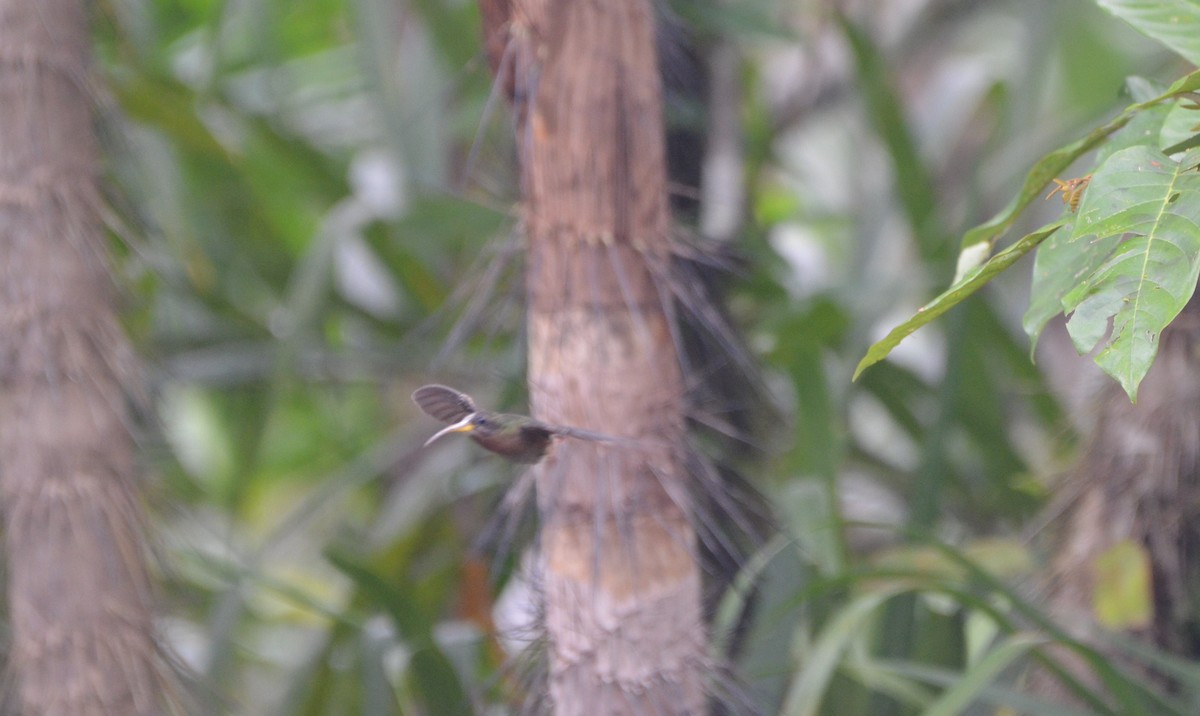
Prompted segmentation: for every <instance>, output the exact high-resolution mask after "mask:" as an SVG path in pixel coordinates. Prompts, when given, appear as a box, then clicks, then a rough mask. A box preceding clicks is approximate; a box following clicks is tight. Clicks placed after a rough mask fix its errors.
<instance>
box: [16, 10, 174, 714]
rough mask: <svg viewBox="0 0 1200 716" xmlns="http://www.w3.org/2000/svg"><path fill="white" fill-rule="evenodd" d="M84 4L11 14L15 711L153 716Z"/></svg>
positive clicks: (155, 705)
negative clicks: (98, 181) (101, 211)
mask: <svg viewBox="0 0 1200 716" xmlns="http://www.w3.org/2000/svg"><path fill="white" fill-rule="evenodd" d="M89 48H90V36H89V32H88V24H87V12H86V11H85V7H84V4H83V3H82V2H78V0H0V336H2V338H0V498H2V500H3V503H2V507H0V509H2V510H3V519H4V537H5V547H6V552H7V587H8V603H9V616H10V620H11V628H12V635H11V639H12V641H11V652H10V668H11V672H12V674H13V676H14V677H15V685H16V698H17V701H18V703H19V706H20V710H21V713H23V714H25V715H26V716H35V715H38V714H85V715H88V714H130V715H133V716H139V715H141V714H152V713H157V712H158V711H159V702H158V696H157V694H158V689H157V679H156V669H155V664H156V663H157V662H156V651H155V645H154V640H153V637H152V631H151V630H152V622H151V612H150V599H149V597H148V591H149V590H148V580H147V575H146V568H145V561H144V551H143V544H142V536H141V531H140V527H141V519H140V505H139V504H138V502H137V499H136V493H135V485H134V481H133V476H134V459H133V449H132V442H131V438H130V435H129V432H128V429H127V418H128V416H127V415H126V411H125V404H126V395H125V392H124V385H126V384H127V382H126V381H127V375H126V372H127V371H128V370H129V369H130V368H131V366H132V359H131V358H132V354H131V351H130V350H129V346H128V344H127V341H126V340H125V338H124V336H123V335H122V332H121V330H120V326H119V324H118V322H117V317H116V313H115V310H114V300H113V295H112V290H111V286H110V284H109V278H108V275H107V272H106V268H105V257H104V248H105V232H104V229H103V226H102V225H101V222H100V219H99V213H98V209H99V205H100V200H99V194H98V192H97V188H96V174H97V172H98V169H99V163H98V160H97V151H96V145H95V139H94V135H93V131H92V117H91V114H90V111H89V98H88V95H87V91H86V87H87V82H88V73H87V65H88V63H87V57H88V54H89Z"/></svg>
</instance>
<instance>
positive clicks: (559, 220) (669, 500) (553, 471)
mask: <svg viewBox="0 0 1200 716" xmlns="http://www.w3.org/2000/svg"><path fill="white" fill-rule="evenodd" d="M482 5H483V14H484V18H485V30H486V33H487V35H486V39H487V45H488V49H489V54H490V56H491V58H492V60H493V63H494V67H496V69H497V74H498V81H499V82H500V83H501V84H502V86H504V87H505V88H506V89H507V90H508V92H509V94H510V96H511V97H513V98H514V102H515V105H516V111H517V120H518V122H517V139H518V142H519V144H520V152H521V160H522V165H523V166H522V179H523V183H524V194H525V200H526V206H525V222H526V228H527V231H528V241H529V252H528V259H527V260H528V264H527V273H526V278H527V282H528V301H529V305H528V328H529V384H530V393H531V404H532V407H533V411H534V414H535V415H536V416H537V417H538V418H541V419H543V420H546V421H548V422H552V423H562V424H569V425H576V426H580V427H585V428H588V429H591V430H596V431H600V432H604V433H608V434H611V435H618V436H627V437H630V438H632V439H635V440H637V441H639V442H638V444H637V445H636V446H613V445H611V444H596V443H586V442H582V441H572V440H565V441H562V442H560V443H558V444H557V445H556V446H555V448H554V450H553V451H552V453H551V454H550V455H549V456H548V457H547V458H546V459H545V460H544V461H543V462H542V463H541V464H540V465H538V467H537V468H536V469H537V470H538V471H539V472H538V474H537V485H538V505H539V511H540V514H541V530H542V531H541V547H542V552H543V579H544V586H545V615H546V617H545V618H546V628H547V632H548V636H549V642H550V647H549V648H550V695H551V698H552V700H553V703H554V710H555V713H557V714H587V715H589V716H592V715H601V714H699V713H702V712H703V711H704V700H705V699H704V684H703V670H704V654H705V649H706V646H705V645H706V637H705V633H704V624H703V619H702V615H701V607H700V596H701V595H700V574H699V570H698V567H697V561H696V539H695V533H694V531H693V528H692V526H691V524H690V521H689V520H690V517H691V515H690V513H691V508H690V506H689V504H688V501H687V497H686V494H687V485H686V480H687V479H688V478H687V475H686V474H685V470H684V468H683V452H682V440H683V429H684V427H683V426H684V420H683V387H682V380H681V376H680V368H679V363H678V359H677V357H676V351H675V341H674V340H673V336H674V333H673V328H672V325H671V323H670V315H669V313H670V308H669V304H668V301H669V299H668V298H665V296H668V295H669V294H670V291H669V290H668V287H667V285H666V281H667V271H668V265H669V259H670V251H671V246H670V216H669V212H668V208H667V197H666V186H665V166H664V148H663V126H662V107H661V88H660V80H659V74H658V69H657V67H656V60H655V48H654V26H653V16H652V11H651V7H650V5H649V3H648V2H646V1H645V0H603V1H588V0H512V1H511V2H508V1H507V0H483V2H482Z"/></svg>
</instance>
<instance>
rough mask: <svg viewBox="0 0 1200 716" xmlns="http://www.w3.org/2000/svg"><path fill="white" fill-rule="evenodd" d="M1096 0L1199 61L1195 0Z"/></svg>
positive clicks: (1199, 29)
mask: <svg viewBox="0 0 1200 716" xmlns="http://www.w3.org/2000/svg"><path fill="white" fill-rule="evenodd" d="M1097 4H1098V5H1099V6H1100V7H1102V8H1104V9H1105V10H1108V11H1109V12H1111V13H1112V14H1113V15H1116V16H1117V17H1119V18H1121V19H1122V20H1124V21H1125V22H1128V23H1129V24H1130V25H1133V26H1134V27H1135V28H1137V30H1138V31H1139V32H1142V33H1143V34H1145V35H1148V36H1150V37H1152V38H1154V39H1155V40H1158V41H1159V42H1161V43H1163V44H1164V45H1166V46H1167V47H1169V48H1171V49H1172V50H1174V51H1176V52H1178V53H1179V54H1181V55H1183V56H1184V57H1185V58H1187V60H1188V61H1189V62H1191V63H1192V64H1194V65H1200V4H1197V3H1196V2H1195V0H1097Z"/></svg>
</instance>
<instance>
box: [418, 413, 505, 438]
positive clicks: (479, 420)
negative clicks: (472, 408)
mask: <svg viewBox="0 0 1200 716" xmlns="http://www.w3.org/2000/svg"><path fill="white" fill-rule="evenodd" d="M499 428H500V424H499V423H498V422H497V421H496V420H495V419H494V418H492V417H491V416H489V415H487V414H486V413H482V412H474V413H470V414H468V415H466V416H465V417H464V418H463V419H462V420H459V421H458V422H457V423H454V424H452V425H447V426H446V427H444V428H442V429H441V430H439V431H437V432H436V433H434V434H433V437H431V438H429V439H428V440H426V441H425V444H426V445H428V444H430V443H432V442H433V441H434V440H437V439H438V438H440V437H442V436H443V435H448V434H450V433H471V434H473V435H475V436H476V437H481V438H486V437H488V436H489V435H493V434H495V433H496V432H497V431H498V430H499Z"/></svg>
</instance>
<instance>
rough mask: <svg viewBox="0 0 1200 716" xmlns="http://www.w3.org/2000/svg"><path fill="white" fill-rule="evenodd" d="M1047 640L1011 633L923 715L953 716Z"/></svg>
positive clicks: (1032, 635) (963, 709)
mask: <svg viewBox="0 0 1200 716" xmlns="http://www.w3.org/2000/svg"><path fill="white" fill-rule="evenodd" d="M1047 641H1048V639H1047V638H1046V637H1044V636H1039V635H1035V634H1013V635H1012V636H1010V637H1008V638H1006V639H1005V640H1004V641H1003V642H1002V643H1001V644H1000V646H998V647H996V648H995V649H992V650H991V651H990V652H988V654H987V656H985V657H983V658H982V659H980V660H979V662H978V663H977V664H976V665H975V666H974V668H972V669H971V670H970V671H968V672H967V673H965V674H963V676H962V678H961V679H959V680H957V681H956V682H955V683H954V685H953V686H952V687H950V688H949V689H947V690H946V692H945V693H943V694H942V697H941V698H939V699H938V700H937V701H936V702H935V703H934V704H933V705H932V706H930V707H929V709H928V710H926V711H925V714H924V716H955V714H961V713H965V712H966V709H967V707H968V706H970V705H971V703H972V702H973V701H975V700H977V699H978V698H979V697H980V695H981V694H982V693H983V691H984V690H985V689H986V688H987V687H988V686H990V685H991V683H992V681H993V680H994V679H995V678H996V677H997V675H999V674H1000V672H1001V671H1003V670H1004V669H1005V668H1007V667H1008V666H1009V665H1010V664H1012V663H1013V662H1014V661H1016V660H1017V659H1019V658H1021V657H1023V656H1025V654H1027V653H1028V652H1029V650H1030V649H1033V648H1034V647H1037V646H1040V645H1042V644H1044V643H1046V642H1047Z"/></svg>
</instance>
